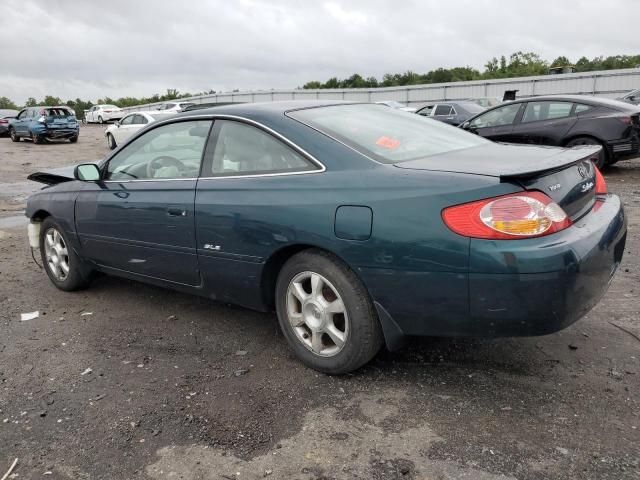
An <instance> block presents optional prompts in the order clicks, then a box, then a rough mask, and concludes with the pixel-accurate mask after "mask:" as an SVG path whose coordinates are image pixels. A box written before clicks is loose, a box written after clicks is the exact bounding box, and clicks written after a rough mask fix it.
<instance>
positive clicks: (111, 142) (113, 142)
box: [107, 133, 118, 150]
mask: <svg viewBox="0 0 640 480" xmlns="http://www.w3.org/2000/svg"><path fill="white" fill-rule="evenodd" d="M107 145H109V149H111V150H115V149H116V147H117V146H118V145H116V139H115V138H113V135H111V134H110V133H107Z"/></svg>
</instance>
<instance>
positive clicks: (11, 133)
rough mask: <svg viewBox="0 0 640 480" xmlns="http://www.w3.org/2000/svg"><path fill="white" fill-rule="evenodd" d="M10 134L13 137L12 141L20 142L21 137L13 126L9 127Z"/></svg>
mask: <svg viewBox="0 0 640 480" xmlns="http://www.w3.org/2000/svg"><path fill="white" fill-rule="evenodd" d="M9 136H10V137H11V141H12V142H19V141H20V137H19V136H18V134H17V133H16V129H15V128H13V127H12V128H9Z"/></svg>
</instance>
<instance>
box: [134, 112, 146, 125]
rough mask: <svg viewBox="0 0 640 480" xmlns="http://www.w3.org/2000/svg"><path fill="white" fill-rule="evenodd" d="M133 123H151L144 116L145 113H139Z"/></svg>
mask: <svg viewBox="0 0 640 480" xmlns="http://www.w3.org/2000/svg"><path fill="white" fill-rule="evenodd" d="M133 123H134V124H135V125H146V124H147V123H149V122H148V121H147V119H146V118H145V117H144V115H140V114H137V115H136V116H135V118H134V119H133Z"/></svg>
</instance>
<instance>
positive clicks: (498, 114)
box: [469, 103, 520, 128]
mask: <svg viewBox="0 0 640 480" xmlns="http://www.w3.org/2000/svg"><path fill="white" fill-rule="evenodd" d="M519 110H520V104H519V103H512V104H509V105H505V106H504V107H500V108H496V109H495V110H491V111H489V112H487V113H485V114H483V115H480V116H479V117H476V119H475V120H473V121H472V122H471V124H470V125H469V126H470V127H471V128H486V127H501V126H503V125H511V124H512V123H513V122H514V121H515V119H516V115H518V111H519Z"/></svg>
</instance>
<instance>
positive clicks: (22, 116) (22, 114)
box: [18, 110, 28, 120]
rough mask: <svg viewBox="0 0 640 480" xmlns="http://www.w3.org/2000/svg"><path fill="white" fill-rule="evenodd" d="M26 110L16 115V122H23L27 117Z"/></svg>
mask: <svg viewBox="0 0 640 480" xmlns="http://www.w3.org/2000/svg"><path fill="white" fill-rule="evenodd" d="M27 112H28V110H23V111H21V112H20V113H19V114H18V120H24V119H25V118H26V117H27Z"/></svg>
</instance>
